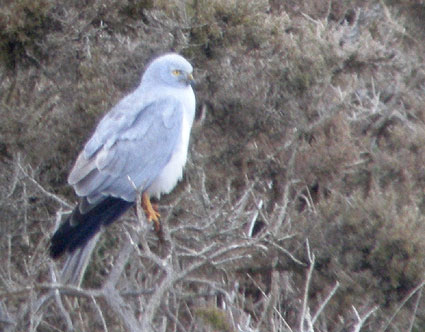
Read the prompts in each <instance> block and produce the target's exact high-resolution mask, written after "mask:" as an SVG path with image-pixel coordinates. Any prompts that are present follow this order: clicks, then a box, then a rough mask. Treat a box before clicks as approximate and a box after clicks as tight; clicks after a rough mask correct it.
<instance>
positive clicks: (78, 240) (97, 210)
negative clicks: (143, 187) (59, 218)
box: [50, 197, 134, 258]
mask: <svg viewBox="0 0 425 332" xmlns="http://www.w3.org/2000/svg"><path fill="white" fill-rule="evenodd" d="M133 204H134V203H132V202H127V201H125V200H122V199H120V198H114V197H108V198H106V199H105V200H103V201H102V202H100V203H99V204H98V205H96V206H95V207H93V208H92V209H91V210H89V211H87V212H86V213H84V214H82V213H81V212H80V210H79V207H78V206H77V207H76V208H75V209H74V211H73V212H72V213H71V215H70V216H68V217H67V218H66V220H65V222H64V223H63V224H62V225H61V226H60V227H59V228H58V230H57V231H56V232H55V234H54V235H53V237H52V240H51V246H50V256H51V257H52V258H58V257H60V256H61V255H62V254H63V253H64V252H65V251H68V252H73V251H74V250H75V249H77V248H79V247H83V246H84V245H86V244H87V242H88V241H89V240H90V239H91V238H92V237H93V236H94V235H95V234H96V233H97V232H98V231H99V229H100V227H101V226H102V225H109V224H111V223H112V222H113V221H114V220H116V219H117V218H119V217H120V216H121V215H122V214H123V213H124V212H125V211H127V209H128V208H129V207H130V206H132V205H133Z"/></svg>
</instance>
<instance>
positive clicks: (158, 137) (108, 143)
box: [68, 98, 184, 203]
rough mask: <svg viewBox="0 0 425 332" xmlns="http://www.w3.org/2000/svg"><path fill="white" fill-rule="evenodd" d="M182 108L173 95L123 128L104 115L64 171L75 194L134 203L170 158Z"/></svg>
mask: <svg viewBox="0 0 425 332" xmlns="http://www.w3.org/2000/svg"><path fill="white" fill-rule="evenodd" d="M183 107H184V106H183V105H182V104H181V103H180V102H179V100H178V99H176V98H163V99H159V100H157V101H156V102H153V103H151V104H149V105H147V106H145V107H144V108H143V109H142V110H141V111H140V112H138V115H137V116H136V117H134V119H133V120H132V123H131V124H128V122H127V123H125V122H124V123H125V125H124V126H123V125H122V124H121V125H117V126H114V123H113V121H114V116H108V115H106V117H105V118H104V119H103V120H102V121H101V123H100V124H99V126H98V127H97V129H96V132H95V133H94V134H93V136H92V138H91V139H90V140H89V141H88V143H87V144H86V146H85V149H84V150H83V151H82V152H81V153H80V155H79V157H78V159H77V161H76V163H75V166H74V168H73V169H72V171H71V173H70V175H69V178H68V182H69V183H70V184H71V185H73V186H74V189H75V191H76V193H77V195H78V196H81V197H86V198H87V200H88V202H89V203H92V202H95V201H99V200H101V199H102V198H104V197H105V196H113V197H119V198H123V199H125V200H127V201H133V200H134V199H135V197H136V195H137V190H140V191H143V190H145V189H146V188H147V187H148V186H149V185H150V184H151V183H152V181H153V180H154V179H155V178H156V177H157V176H158V175H159V174H160V172H161V170H162V169H163V167H164V166H165V165H166V164H167V162H168V161H169V160H170V158H171V156H172V153H173V151H174V148H175V146H176V143H177V142H178V140H179V137H180V135H181V128H182V118H183V112H184V109H183ZM105 128H106V129H105ZM103 130H106V131H107V133H108V135H105V133H104V132H102V131H103ZM93 142H94V143H93ZM87 150H88V151H87ZM136 188H137V190H136Z"/></svg>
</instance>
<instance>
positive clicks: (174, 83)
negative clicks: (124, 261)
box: [50, 53, 196, 284]
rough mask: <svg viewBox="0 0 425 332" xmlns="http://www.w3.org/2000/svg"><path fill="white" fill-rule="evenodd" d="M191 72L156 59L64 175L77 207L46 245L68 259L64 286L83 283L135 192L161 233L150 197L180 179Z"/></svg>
mask: <svg viewBox="0 0 425 332" xmlns="http://www.w3.org/2000/svg"><path fill="white" fill-rule="evenodd" d="M192 71H193V68H192V66H191V64H190V63H189V62H188V61H187V60H186V59H185V58H183V57H182V56H180V55H178V54H175V53H169V54H165V55H163V56H160V57H158V58H156V59H154V60H153V61H152V62H151V63H150V64H149V65H148V66H147V68H146V70H145V73H144V74H143V76H142V80H141V83H140V85H139V86H138V87H137V88H136V89H135V90H134V91H133V92H132V93H130V94H129V95H127V96H126V97H124V98H123V99H122V100H121V101H120V102H118V104H117V105H115V106H114V107H113V108H112V109H111V110H110V111H109V112H108V113H107V114H106V115H105V116H104V117H103V119H102V120H101V121H100V122H99V124H98V125H97V127H96V129H95V131H94V133H93V135H92V136H91V138H90V139H89V140H88V141H87V143H86V144H85V146H84V148H83V150H82V152H81V153H80V154H79V156H78V158H77V160H76V162H75V165H74V167H73V168H72V170H71V173H70V174H69V177H68V183H69V184H70V185H71V186H73V188H74V190H75V193H76V194H77V196H79V197H80V202H79V204H78V205H77V206H76V207H75V209H74V210H73V212H72V213H71V214H70V215H69V216H67V217H66V219H65V221H64V222H63V223H62V224H61V225H60V226H59V228H58V229H57V230H56V232H55V233H54V235H53V237H52V239H51V246H50V256H51V257H52V258H58V257H60V256H61V255H63V254H64V253H68V258H67V261H66V263H65V266H64V269H63V271H62V280H61V281H62V282H64V283H73V284H79V283H80V282H81V279H82V274H83V271H84V270H85V268H86V266H87V263H88V259H89V257H90V255H91V251H92V250H93V247H94V245H95V243H96V240H97V235H98V232H99V230H100V229H101V228H102V226H107V225H109V224H111V223H112V222H114V221H115V220H116V219H118V218H119V217H120V216H121V215H122V214H123V213H124V212H125V211H127V210H128V209H129V208H130V207H131V206H133V205H134V204H135V202H136V200H137V195H138V194H140V193H142V206H143V209H144V211H145V214H146V217H147V219H148V220H149V221H154V222H155V225H156V227H159V217H160V215H159V213H158V211H157V210H156V209H155V208H154V207H153V206H152V204H151V202H150V197H152V196H156V197H158V198H159V197H160V195H161V194H164V193H169V192H170V191H171V190H172V189H173V188H174V187H175V186H176V184H177V182H178V181H179V180H180V179H181V178H182V175H183V168H184V166H185V164H186V159H187V152H188V145H189V136H190V131H191V128H192V124H193V119H194V116H195V104H196V102H195V94H194V92H193V89H192V86H191V84H192V83H193V76H192Z"/></svg>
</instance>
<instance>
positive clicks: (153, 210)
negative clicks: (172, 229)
mask: <svg viewBox="0 0 425 332" xmlns="http://www.w3.org/2000/svg"><path fill="white" fill-rule="evenodd" d="M142 208H143V211H145V215H146V219H148V221H153V222H155V229H156V230H158V229H160V228H161V224H160V222H159V218H160V217H161V215H160V214H159V212H158V208H157V206H152V203H151V200H150V198H149V196H148V194H146V193H143V194H142Z"/></svg>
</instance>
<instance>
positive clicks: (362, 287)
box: [0, 0, 425, 332]
mask: <svg viewBox="0 0 425 332" xmlns="http://www.w3.org/2000/svg"><path fill="white" fill-rule="evenodd" d="M300 3H301V4H300ZM424 22H425V5H424V4H422V2H417V1H407V0H406V1H390V0H388V1H384V0H382V1H367V0H363V1H361V0H358V1H324V0H323V1H313V0H309V1H302V2H299V1H289V0H288V1H278V0H269V1H267V0H260V1H256V0H255V1H254V0H249V1H239V0H213V1H206V0H188V1H184V0H176V1H161V0H158V1H155V0H146V1H136V0H126V1H112V0H107V1H99V0H88V1H83V2H80V1H75V0H73V1H67V2H60V1H54V0H33V1H29V0H20V1H3V3H2V9H1V11H0V75H1V80H0V117H1V121H0V167H1V176H0V209H1V214H0V226H1V229H2V232H1V236H0V248H1V252H0V262H1V264H0V329H1V330H4V331H68V330H75V331H140V330H141V331H204V332H210V331H246V332H249V331H299V332H301V331H422V330H423V328H424V326H425V302H424V299H423V297H422V296H421V295H422V291H423V286H424V284H425V281H424V280H425V241H424V240H423V239H424V236H425V218H424V212H425V200H424V197H425V196H424V192H425V126H424V122H425V106H424V105H425V97H424V95H425V94H424V92H425V70H424V65H423V64H424V61H423V54H425V46H424V43H423V39H424V37H425V25H424ZM167 51H177V52H179V53H182V54H183V55H185V56H186V57H187V58H188V59H190V61H191V62H192V64H193V65H194V67H195V68H196V72H195V75H196V77H197V80H198V85H197V87H196V95H197V100H198V116H197V123H196V124H195V128H194V131H193V135H192V140H191V153H190V161H189V163H188V166H187V168H186V173H185V179H184V181H183V182H182V183H180V184H179V186H178V187H177V188H176V190H175V191H174V192H173V193H172V194H170V195H169V196H167V197H163V198H162V199H161V202H160V206H161V214H162V216H163V224H164V236H165V241H164V242H163V243H160V242H159V241H158V239H157V237H156V235H155V233H154V232H153V231H152V229H151V228H152V227H151V225H149V224H146V223H145V222H144V220H143V218H142V217H140V218H137V214H136V212H134V211H132V212H130V213H128V214H127V215H126V216H125V217H124V218H122V222H120V223H116V224H114V225H112V226H111V227H109V228H108V229H106V231H105V232H104V234H103V235H102V237H101V239H100V242H99V244H98V246H97V248H96V250H95V252H94V255H93V258H92V261H91V263H90V266H89V268H88V270H87V273H86V276H85V279H84V282H83V285H82V287H72V286H66V285H60V284H57V283H56V275H57V271H58V270H59V268H60V262H59V263H57V262H52V261H51V260H50V259H49V258H48V254H47V252H48V251H47V248H48V241H49V237H50V236H51V234H52V232H53V231H54V229H55V227H56V225H57V223H58V222H59V221H60V214H61V213H63V212H65V211H67V210H69V209H71V208H72V206H73V202H74V201H75V196H74V194H73V191H72V189H71V188H69V186H67V185H66V177H67V173H68V171H69V169H70V168H71V166H72V163H73V161H74V159H75V157H76V155H77V153H78V151H79V150H80V148H81V146H82V144H83V143H84V141H85V140H86V139H87V137H88V136H89V135H90V132H91V130H92V128H93V126H94V125H95V123H96V121H97V120H98V119H99V118H100V117H101V115H102V114H103V113H104V112H105V111H106V110H108V109H109V108H110V107H111V106H112V105H113V104H114V103H116V102H117V101H118V100H119V99H120V98H121V97H123V96H124V95H125V94H126V93H128V92H129V91H130V90H131V89H132V88H134V87H135V86H136V85H137V84H138V81H139V79H140V74H141V73H142V72H143V69H144V65H145V64H146V63H147V61H149V59H151V58H152V57H153V56H154V55H158V54H160V53H163V52H167Z"/></svg>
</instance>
